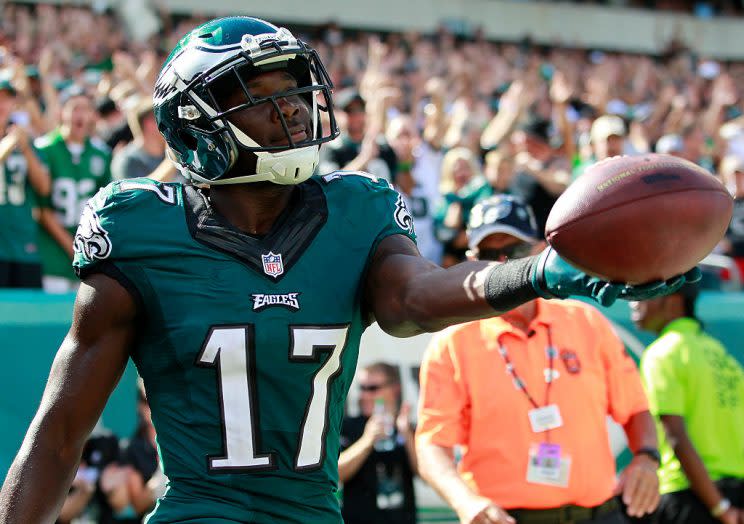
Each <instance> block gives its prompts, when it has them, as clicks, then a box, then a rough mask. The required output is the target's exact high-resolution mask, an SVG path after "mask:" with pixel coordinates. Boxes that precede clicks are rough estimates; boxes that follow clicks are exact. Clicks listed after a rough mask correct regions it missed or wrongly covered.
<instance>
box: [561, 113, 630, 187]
mask: <svg viewBox="0 0 744 524" xmlns="http://www.w3.org/2000/svg"><path fill="white" fill-rule="evenodd" d="M627 134H628V133H627V130H626V128H625V122H624V121H623V119H622V118H620V117H619V116H617V115H602V116H600V117H599V118H597V119H596V120H595V121H594V122H593V123H592V127H591V130H590V131H589V140H590V143H591V146H592V156H591V157H590V158H588V159H586V160H585V161H584V162H581V163H580V164H579V165H577V166H576V167H574V170H573V178H574V179H576V178H578V177H579V176H581V175H582V174H583V173H584V171H585V170H586V169H587V168H588V167H589V166H591V165H592V164H594V163H596V162H599V161H601V160H604V159H606V158H610V157H613V156H618V155H622V154H623V152H624V150H625V138H626V136H627Z"/></svg>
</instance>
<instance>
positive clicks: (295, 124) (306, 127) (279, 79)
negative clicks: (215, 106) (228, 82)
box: [221, 71, 312, 147]
mask: <svg viewBox="0 0 744 524" xmlns="http://www.w3.org/2000/svg"><path fill="white" fill-rule="evenodd" d="M246 87H247V88H248V91H249V92H250V94H251V96H253V97H256V98H261V97H267V96H271V95H275V94H277V93H281V92H283V91H288V90H290V89H295V88H297V80H295V78H294V77H293V76H292V75H290V74H289V73H287V72H285V71H271V72H268V73H261V74H258V75H256V76H253V77H251V78H250V79H248V80H247V81H246ZM245 102H246V100H245V93H244V92H243V90H242V89H241V88H240V86H236V87H235V89H234V90H233V91H232V92H231V93H229V94H228V95H227V96H226V97H225V100H224V101H222V102H221V105H222V107H225V108H231V107H235V106H238V105H240V104H243V103H245ZM277 104H278V106H279V110H280V111H281V116H283V117H284V120H285V121H286V123H287V127H288V128H289V133H290V134H291V136H292V141H293V142H294V143H295V144H296V143H298V142H303V141H305V140H307V139H310V138H312V119H311V115H310V106H309V105H308V103H307V101H306V100H305V99H304V98H302V97H301V96H299V95H292V96H288V97H284V98H279V99H278V100H277ZM227 118H228V120H230V122H232V123H233V124H234V125H235V126H236V127H238V129H240V130H241V131H243V132H244V133H245V134H246V135H248V136H249V137H251V138H252V139H253V140H255V141H256V142H257V143H258V144H259V145H260V146H263V147H269V146H283V145H287V146H288V145H289V138H288V137H287V134H286V132H285V131H284V127H283V126H282V119H281V117H280V114H279V113H278V112H277V110H276V108H275V107H274V104H272V103H270V102H265V103H260V104H257V105H255V106H252V107H248V108H246V109H243V110H242V111H237V112H235V113H233V114H231V115H230V116H228V117H227Z"/></svg>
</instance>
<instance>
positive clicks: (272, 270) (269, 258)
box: [261, 251, 284, 278]
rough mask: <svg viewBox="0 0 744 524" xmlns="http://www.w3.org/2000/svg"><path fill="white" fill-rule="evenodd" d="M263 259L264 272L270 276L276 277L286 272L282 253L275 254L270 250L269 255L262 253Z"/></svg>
mask: <svg viewBox="0 0 744 524" xmlns="http://www.w3.org/2000/svg"><path fill="white" fill-rule="evenodd" d="M261 260H262V261H263V269H264V273H266V274H267V275H269V276H270V277H274V278H276V277H278V276H279V275H281V274H282V273H284V264H282V255H281V254H279V255H275V254H274V253H272V252H271V251H269V254H268V255H261Z"/></svg>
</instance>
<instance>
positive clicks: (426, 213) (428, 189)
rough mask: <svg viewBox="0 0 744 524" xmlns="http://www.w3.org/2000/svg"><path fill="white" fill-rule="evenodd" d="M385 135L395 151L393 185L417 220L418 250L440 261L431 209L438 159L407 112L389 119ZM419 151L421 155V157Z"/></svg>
mask: <svg viewBox="0 0 744 524" xmlns="http://www.w3.org/2000/svg"><path fill="white" fill-rule="evenodd" d="M385 139H386V141H387V142H388V144H390V147H391V148H392V149H393V151H394V152H395V156H396V159H397V167H396V172H395V174H394V175H393V180H392V181H393V186H394V187H395V188H396V189H397V190H398V192H400V194H401V195H402V196H403V199H404V201H405V203H406V207H407V208H408V210H409V212H410V213H411V216H412V217H413V221H414V223H415V224H416V242H417V244H418V248H419V251H420V252H421V254H422V255H423V256H424V257H426V258H427V259H429V260H431V261H432V262H434V263H436V264H439V263H440V262H441V261H442V245H441V244H440V243H439V241H438V240H437V238H436V236H435V233H434V209H435V206H436V203H437V201H438V200H439V197H438V193H437V189H438V188H437V184H436V182H437V179H438V177H439V162H438V161H437V160H436V159H434V158H432V155H433V152H432V151H430V150H429V149H428V148H427V149H424V150H422V147H423V146H422V143H421V142H422V140H421V137H420V136H419V134H418V131H417V130H416V128H415V126H414V125H413V120H412V119H411V117H409V116H397V117H395V118H393V119H391V120H390V123H389V124H388V126H387V130H386V132H385ZM421 155H424V158H422V156H421Z"/></svg>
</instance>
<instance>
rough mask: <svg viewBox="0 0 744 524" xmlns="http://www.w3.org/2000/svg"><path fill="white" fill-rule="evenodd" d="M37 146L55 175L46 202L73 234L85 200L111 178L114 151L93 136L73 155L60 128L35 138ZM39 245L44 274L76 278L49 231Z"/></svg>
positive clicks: (50, 170)
mask: <svg viewBox="0 0 744 524" xmlns="http://www.w3.org/2000/svg"><path fill="white" fill-rule="evenodd" d="M35 146H36V148H37V150H38V152H39V156H40V157H41V160H42V161H43V162H44V164H46V166H47V168H49V174H50V176H51V177H52V193H51V195H50V196H49V198H48V199H45V200H44V202H43V205H44V206H45V207H49V208H52V209H53V210H54V211H55V214H56V215H57V218H58V219H59V221H60V223H61V224H62V225H63V226H64V227H65V228H66V229H67V230H68V231H69V232H70V234H71V235H74V234H75V230H76V229H77V226H78V223H79V220H80V213H81V212H82V210H83V208H84V207H85V203H86V202H87V201H88V199H89V198H90V197H92V196H93V195H95V194H96V191H98V190H99V189H101V188H102V187H104V186H105V185H106V184H108V183H109V182H110V181H111V170H110V164H111V150H110V149H109V148H108V146H106V144H104V143H103V142H101V141H100V140H98V139H96V138H91V139H89V140H86V142H85V144H84V145H83V148H82V151H81V152H80V153H79V154H77V155H73V154H72V153H71V152H70V149H68V147H67V144H66V143H65V141H64V139H63V138H62V135H61V134H60V132H59V131H58V130H57V131H52V132H51V133H49V134H47V135H44V136H42V137H40V138H38V139H36V141H35ZM39 248H40V252H41V258H42V262H43V264H44V274H45V275H54V276H59V277H65V278H70V279H74V278H75V274H74V273H73V272H72V270H71V269H70V259H69V258H68V256H67V254H66V253H65V251H64V250H63V249H62V247H61V246H59V244H57V242H55V241H54V239H53V238H52V237H51V236H49V234H47V233H46V231H42V232H41V233H40V235H39Z"/></svg>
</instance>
